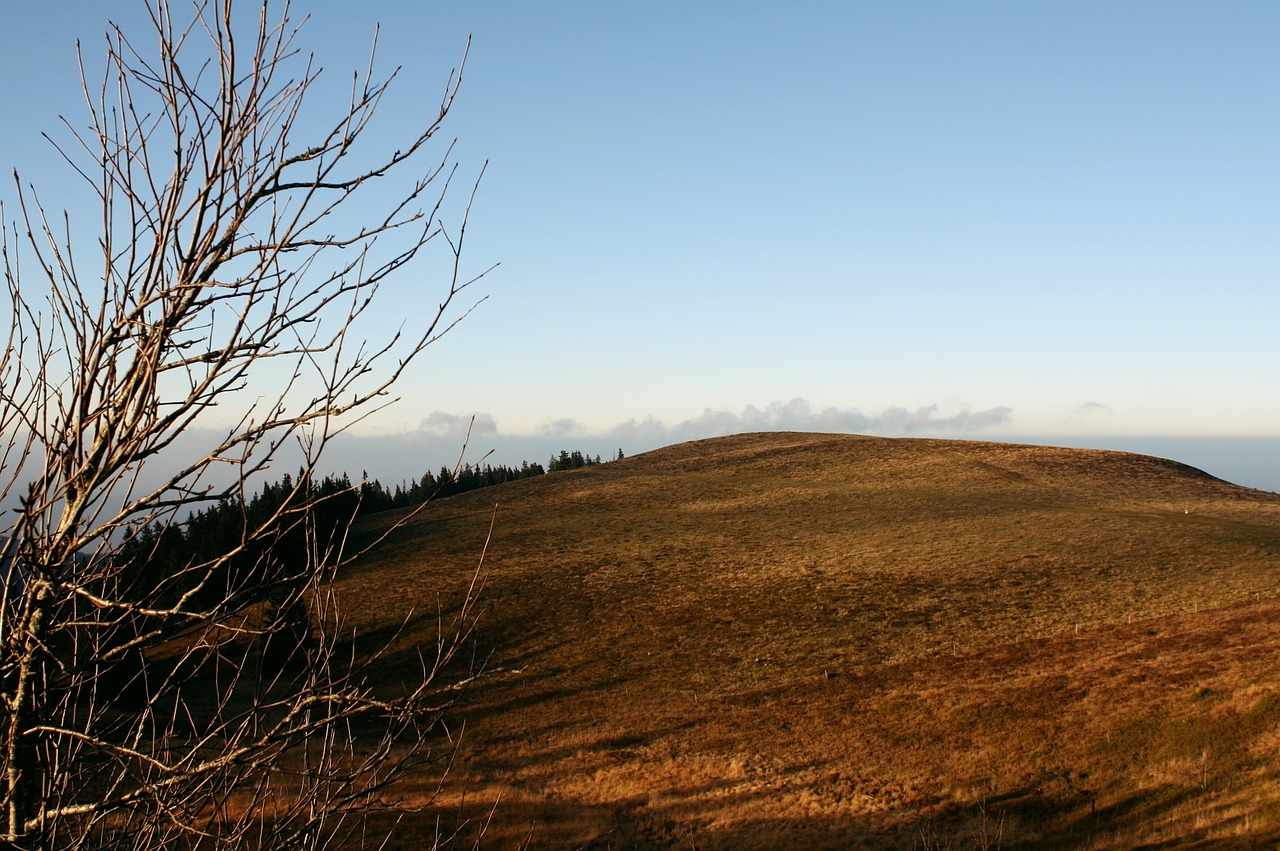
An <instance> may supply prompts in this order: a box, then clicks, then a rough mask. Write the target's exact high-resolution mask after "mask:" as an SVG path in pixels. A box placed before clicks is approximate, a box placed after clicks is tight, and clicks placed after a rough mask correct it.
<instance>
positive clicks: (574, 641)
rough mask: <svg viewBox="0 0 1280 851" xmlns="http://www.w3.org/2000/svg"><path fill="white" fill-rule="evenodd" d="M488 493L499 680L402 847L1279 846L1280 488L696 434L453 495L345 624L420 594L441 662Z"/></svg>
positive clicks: (361, 568) (813, 439)
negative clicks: (444, 623) (428, 837)
mask: <svg viewBox="0 0 1280 851" xmlns="http://www.w3.org/2000/svg"><path fill="white" fill-rule="evenodd" d="M495 505H496V506H497V514H496V525H495V527H494V533H493V537H492V540H491V542H490V544H489V550H488V556H487V560H486V562H485V576H486V588H485V591H484V596H485V599H486V600H487V608H486V610H485V613H484V615H483V616H482V618H481V621H480V623H479V626H478V630H477V633H476V641H475V652H476V654H477V658H481V659H483V658H487V662H486V671H487V673H486V674H485V676H483V677H482V678H480V679H479V680H478V681H477V682H476V683H475V684H473V685H472V686H471V687H470V688H469V689H468V690H467V691H466V692H465V693H464V694H463V696H462V698H461V700H460V702H459V705H458V707H457V709H456V710H455V711H454V712H453V713H452V715H451V718H450V720H451V729H452V730H454V731H458V730H460V729H462V727H463V725H464V724H465V734H464V736H463V745H462V749H461V752H460V754H459V757H458V761H457V763H456V764H455V766H454V768H453V770H452V773H451V775H450V777H449V779H448V781H447V782H446V784H445V789H444V792H443V793H442V794H441V795H440V796H439V798H438V799H437V800H436V802H435V805H434V809H432V810H429V811H428V812H426V813H422V814H416V815H411V816H409V817H408V821H407V822H406V823H407V824H408V826H409V827H408V835H407V837H406V838H405V840H404V844H403V847H405V848H410V847H415V840H414V839H413V838H412V834H413V832H414V831H425V830H428V829H429V827H430V825H431V824H432V823H433V820H434V819H436V818H440V819H441V820H442V824H444V826H445V827H446V828H448V827H450V826H452V825H453V824H454V823H455V821H456V819H458V818H459V817H462V818H468V819H471V821H470V822H469V823H468V824H467V825H466V826H465V827H464V828H463V830H462V833H461V834H460V837H459V840H458V844H459V846H460V847H470V844H471V843H472V842H473V841H474V840H475V839H476V837H477V832H478V831H479V829H480V825H481V823H482V822H484V821H486V820H488V826H487V829H486V830H485V831H484V832H483V835H481V836H479V840H478V841H479V844H480V845H481V846H482V847H486V848H490V847H491V848H505V847H514V846H516V845H518V844H519V843H520V842H521V841H528V843H529V844H530V845H532V846H533V847H566V848H666V847H680V848H688V849H711V848H725V849H728V848H885V849H890V848H920V849H943V848H953V849H961V848H1064V849H1065V848H1081V849H1112V848H1115V849H1118V848H1175V847H1176V848H1186V847H1195V848H1250V847H1258V848H1264V847H1273V846H1275V845H1276V844H1278V843H1280V596H1277V590H1278V589H1280V495H1276V494H1271V493H1264V492H1260V491H1254V490H1249V489H1247V488H1242V487H1237V486H1235V485H1231V484H1228V483H1225V482H1222V481H1219V480H1217V479H1214V478H1212V477H1210V476H1207V475H1205V474H1204V473H1201V472H1200V471H1197V470H1194V469H1192V468H1189V467H1185V466H1182V465H1179V464H1176V463H1173V462H1170V461H1164V460H1159V459H1155V458H1148V457H1144V456H1138V455H1131V454H1124V453H1115V452H1101V451H1091V450H1078V449H1055V448H1046V447H1038V446H1017V445H1009V444H997V443H974V442H961V441H942V440H909V439H881V438H869V437H857V436H844V435H819V434H791V433H781V434H752V435H742V436H736V437H727V438H717V439H712V440H704V441H698V442H694V443H687V444H682V445H679V446H673V447H669V448H666V449H662V450H658V451H655V452H650V453H647V454H645V455H640V456H636V457H633V458H627V459H624V460H621V461H617V462H611V463H608V464H604V465H600V466H596V467H589V468H585V469H581V470H574V471H568V472H561V473H555V474H551V475H548V476H544V477H540V478H537V479H526V480H521V481H518V482H513V483H510V484H507V485H503V486H501V487H497V488H490V489H486V490H481V491H475V492H472V493H469V494H464V495H462V496H460V497H455V498H451V499H447V500H441V501H440V502H438V503H436V504H434V505H432V506H430V507H428V509H427V510H425V511H424V512H422V513H420V514H419V515H417V516H416V517H415V518H414V519H413V520H412V521H411V522H410V523H409V524H408V525H406V526H405V527H404V528H402V529H400V530H399V531H397V532H395V533H393V535H392V536H391V537H390V538H389V539H388V541H387V542H386V543H385V545H384V546H383V547H381V548H380V549H379V550H378V551H377V552H376V553H375V554H374V555H373V556H371V557H370V558H369V559H368V560H367V561H366V562H365V563H363V564H361V565H358V566H357V567H356V568H354V569H353V570H352V571H351V572H350V573H349V574H348V575H347V576H346V577H345V578H344V579H343V581H342V585H341V589H340V590H341V594H342V599H343V600H344V606H345V609H346V611H347V612H348V614H349V616H350V617H351V618H352V620H353V622H354V624H355V625H356V626H358V627H360V628H362V629H381V628H386V627H390V626H393V625H395V624H397V623H400V622H401V621H402V620H403V618H404V616H405V610H406V609H407V608H408V607H409V606H412V607H414V609H415V610H416V611H417V612H419V613H420V614H421V615H422V616H421V617H418V618H415V619H413V620H411V621H410V625H409V629H408V633H407V634H406V636H405V637H404V638H403V639H402V642H401V646H403V647H414V646H422V647H426V648H429V647H431V646H433V645H434V641H435V636H436V616H435V613H436V611H437V605H438V604H439V601H440V600H443V601H444V605H445V606H446V607H447V606H448V605H451V603H450V600H452V599H455V598H456V597H457V596H458V595H460V594H461V593H462V592H463V591H464V590H465V586H466V583H467V581H468V580H469V578H470V576H471V573H472V571H473V569H474V567H475V564H476V559H477V557H478V555H479V553H480V551H481V549H482V547H483V543H484V538H485V535H486V533H487V532H488V529H489V523H490V517H491V515H492V513H493V511H494V507H495ZM392 519H393V518H392V517H391V516H385V515H378V516H375V517H373V518H370V519H369V520H368V521H367V524H368V526H367V529H366V531H374V530H376V529H377V528H378V527H379V526H380V525H383V526H385V524H387V523H389V522H390V521H391V520H392ZM402 670H407V671H410V672H411V671H412V670H413V668H412V666H406V667H404V668H403V669H402ZM429 790H430V787H424V788H423V789H422V790H419V792H420V794H422V795H426V794H427V792H428V791H429ZM464 794H465V799H464ZM495 801H496V802H497V805H496V808H493V806H494V803H495ZM490 808H493V809H492V817H491V819H490ZM460 814H461V815H460Z"/></svg>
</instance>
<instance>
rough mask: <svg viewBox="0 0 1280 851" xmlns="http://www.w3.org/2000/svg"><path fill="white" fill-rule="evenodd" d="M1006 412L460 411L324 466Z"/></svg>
mask: <svg viewBox="0 0 1280 851" xmlns="http://www.w3.org/2000/svg"><path fill="white" fill-rule="evenodd" d="M1011 414H1012V411H1011V410H1010V409H1009V408H1005V407H999V408H989V409H987V410H983V411H971V410H968V409H961V410H959V411H956V412H953V413H940V412H939V408H938V406H937V405H926V406H923V407H920V408H916V409H915V410H909V409H907V408H898V407H894V408H886V409H885V410H883V411H880V412H879V413H875V414H867V413H863V412H862V411H860V410H858V409H857V408H836V407H828V408H822V409H816V408H814V407H813V406H812V405H810V404H809V402H808V401H806V400H805V399H792V400H791V401H789V402H775V403H773V404H772V405H768V406H766V407H763V408H758V407H756V406H754V405H748V406H747V407H746V408H744V409H743V410H742V411H741V412H739V413H734V412H732V411H723V410H712V409H710V408H708V409H707V410H705V411H703V412H702V413H701V414H700V415H698V416H696V417H692V418H690V419H687V420H681V421H679V422H675V423H667V422H664V421H663V420H659V419H655V418H653V417H649V418H646V419H642V420H641V419H632V420H627V421H625V422H621V423H617V424H615V425H612V426H609V427H607V428H599V427H594V428H593V427H591V426H587V425H584V424H583V423H581V422H578V421H577V420H573V419H557V420H548V421H547V422H545V423H543V424H542V425H540V426H538V427H537V428H535V429H533V430H532V431H530V432H526V433H520V432H506V431H503V430H502V429H501V428H500V427H499V426H498V424H497V422H496V420H495V419H494V417H493V416H492V415H490V414H487V413H477V414H475V415H458V414H451V413H447V412H444V411H435V412H433V413H431V414H430V415H428V416H427V417H425V418H423V419H422V421H421V423H420V424H419V427H418V429H417V430H416V431H411V432H405V433H402V434H390V435H379V436H376V437H373V436H355V435H344V436H343V437H341V438H340V439H339V440H338V441H336V442H335V443H334V445H333V446H332V447H331V451H330V452H329V454H328V455H327V456H326V460H325V467H326V468H329V469H333V470H338V471H344V472H347V473H349V474H351V476H352V477H353V478H357V477H359V476H361V475H363V474H365V473H367V474H368V475H369V476H371V477H373V478H377V479H380V480H381V481H383V482H384V483H388V484H394V483H397V482H400V481H402V480H403V481H408V480H411V479H414V478H418V477H420V476H421V475H422V473H424V472H426V471H428V470H431V471H433V472H434V471H438V470H439V469H440V467H441V466H448V467H450V468H452V467H453V466H454V464H455V463H457V461H458V458H459V456H460V455H461V457H462V458H463V459H464V461H465V462H466V463H491V464H507V465H512V466H519V464H520V462H521V461H536V462H539V463H542V464H546V463H547V460H548V459H549V458H551V456H553V455H556V454H557V453H559V452H560V450H562V449H567V450H571V451H572V450H579V451H581V452H584V453H586V454H588V455H592V456H595V455H599V456H600V457H601V458H602V459H610V458H613V457H614V456H615V455H616V453H617V451H618V450H619V449H621V450H623V452H625V453H626V454H627V455H636V454H639V453H641V452H647V451H649V450H651V449H657V448H659V447H661V446H669V445H670V444H673V443H682V442H684V441H687V440H698V439H700V438H705V437H720V436H723V435H728V434H739V433H742V432H752V431H810V432H836V433H850V434H874V435H879V436H883V437H892V436H899V435H935V434H936V435H968V434H974V433H977V432H980V431H982V430H984V429H988V428H992V427H995V426H1001V425H1005V424H1007V423H1008V422H1009V421H1010V419H1011ZM468 434H469V435H470V437H469V439H468ZM464 444H465V451H464V448H463V447H464Z"/></svg>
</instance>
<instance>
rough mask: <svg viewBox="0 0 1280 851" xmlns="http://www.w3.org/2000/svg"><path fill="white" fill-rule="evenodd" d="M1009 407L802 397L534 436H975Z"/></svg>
mask: <svg viewBox="0 0 1280 851" xmlns="http://www.w3.org/2000/svg"><path fill="white" fill-rule="evenodd" d="M1012 414H1013V411H1012V409H1011V408H1006V407H999V408H988V409H987V410H985V411H970V410H968V409H963V410H960V411H958V412H956V413H954V414H946V415H940V414H939V413H938V406H937V405H926V406H922V407H919V408H916V409H915V410H914V411H912V410H908V409H907V408H898V407H894V408H886V409H885V410H883V411H881V412H880V413H878V414H866V413H863V412H862V411H860V410H858V409H857V408H836V407H829V408H824V409H822V410H816V409H814V408H813V406H812V405H810V404H809V403H808V402H807V401H806V400H804V399H792V400H791V401H790V402H774V403H773V404H772V405H769V406H768V407H765V408H757V407H756V406H754V405H748V406H747V407H746V408H744V409H743V411H742V413H739V414H735V413H733V412H731V411H717V410H712V409H710V408H708V409H706V410H705V411H703V412H702V414H701V415H699V416H697V417H694V418H692V419H688V420H683V421H681V422H678V423H674V424H670V425H668V424H667V423H665V422H663V421H662V420H657V419H653V418H648V419H644V420H635V419H632V420H627V421H626V422H622V423H618V424H617V425H614V426H612V427H610V428H607V429H604V430H597V431H593V430H591V429H588V428H587V427H585V426H583V425H581V424H580V423H577V422H575V421H573V420H557V421H555V422H551V423H547V424H545V425H544V426H543V427H542V429H541V430H540V435H542V436H546V437H553V436H559V437H564V438H570V437H600V438H608V439H611V440H614V441H622V442H624V443H633V444H639V445H643V446H645V448H647V449H653V448H656V447H657V446H664V445H667V444H670V443H679V442H682V441H686V440H697V439H699V438H703V437H720V436H723V435H727V434H740V433H742V432H753V431H812V432H836V433H850V434H875V435H879V436H882V437H890V436H898V435H919V434H932V433H945V434H955V433H957V432H965V433H968V432H977V431H982V430H984V429H988V428H992V427H994V426H999V425H1005V424H1007V423H1008V422H1009V421H1010V419H1011V417H1012Z"/></svg>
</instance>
